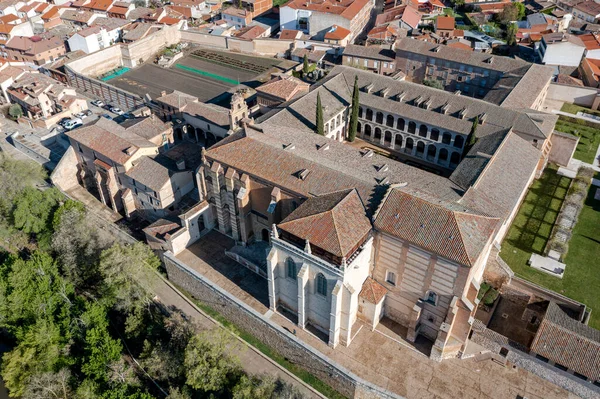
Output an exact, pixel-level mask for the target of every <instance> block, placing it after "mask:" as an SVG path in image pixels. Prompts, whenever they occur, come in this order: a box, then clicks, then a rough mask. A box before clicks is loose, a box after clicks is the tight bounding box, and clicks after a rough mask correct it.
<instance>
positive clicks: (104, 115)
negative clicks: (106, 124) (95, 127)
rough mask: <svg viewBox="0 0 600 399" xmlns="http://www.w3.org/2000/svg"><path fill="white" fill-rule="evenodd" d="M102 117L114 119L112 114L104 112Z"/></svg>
mask: <svg viewBox="0 0 600 399" xmlns="http://www.w3.org/2000/svg"><path fill="white" fill-rule="evenodd" d="M102 117H103V118H106V119H109V120H110V119H112V116H110V115H109V114H102Z"/></svg>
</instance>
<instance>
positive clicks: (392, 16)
mask: <svg viewBox="0 0 600 399" xmlns="http://www.w3.org/2000/svg"><path fill="white" fill-rule="evenodd" d="M405 9H406V5H400V6H396V7H393V8H390V9H389V10H387V11H385V12H384V13H383V14H379V15H377V19H375V26H379V25H383V24H385V23H388V22H392V21H394V20H396V19H399V18H401V17H402V14H404V10H405Z"/></svg>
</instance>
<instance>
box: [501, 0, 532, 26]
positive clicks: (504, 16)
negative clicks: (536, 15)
mask: <svg viewBox="0 0 600 399" xmlns="http://www.w3.org/2000/svg"><path fill="white" fill-rule="evenodd" d="M524 16H525V6H524V5H523V4H521V3H518V2H514V3H510V4H508V5H507V6H506V7H504V8H503V9H502V11H500V12H499V13H498V14H496V16H495V18H496V20H497V21H498V22H500V23H501V24H503V25H506V26H508V24H509V23H511V22H515V21H519V20H521V19H522V18H523V17H524Z"/></svg>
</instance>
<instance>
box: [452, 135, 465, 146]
mask: <svg viewBox="0 0 600 399" xmlns="http://www.w3.org/2000/svg"><path fill="white" fill-rule="evenodd" d="M463 144H465V139H464V138H463V136H460V135H457V136H456V137H455V138H454V146H455V147H456V148H462V146H463Z"/></svg>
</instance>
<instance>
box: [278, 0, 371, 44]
mask: <svg viewBox="0 0 600 399" xmlns="http://www.w3.org/2000/svg"><path fill="white" fill-rule="evenodd" d="M373 5H374V4H373V1H371V0H337V1H331V0H324V1H322V2H312V1H310V0H292V1H289V2H288V3H286V4H285V5H283V6H281V7H280V9H279V21H280V26H281V29H293V30H301V31H302V32H304V33H306V34H308V35H310V36H312V37H313V38H315V39H317V40H323V38H324V36H325V34H326V33H327V32H329V30H330V28H331V27H332V26H333V25H337V26H340V27H342V28H344V29H348V30H349V31H350V32H352V35H351V37H350V41H351V40H353V39H354V38H355V37H356V36H357V35H358V34H359V33H360V32H362V30H363V29H364V28H365V26H366V25H367V23H368V21H369V18H370V15H371V10H372V9H373Z"/></svg>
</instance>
